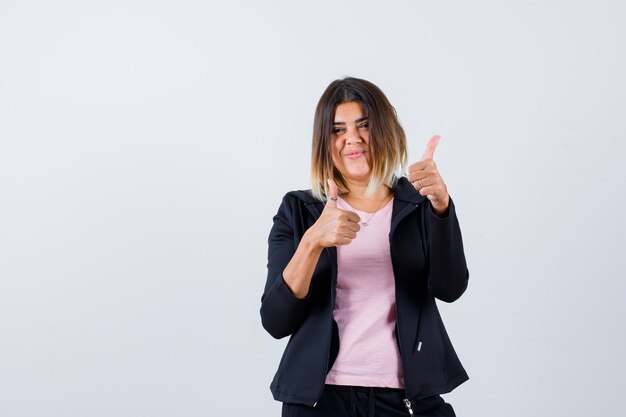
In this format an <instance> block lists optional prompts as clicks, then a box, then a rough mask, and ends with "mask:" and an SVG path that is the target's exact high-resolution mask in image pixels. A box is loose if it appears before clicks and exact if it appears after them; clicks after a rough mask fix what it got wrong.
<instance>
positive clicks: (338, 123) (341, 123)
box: [333, 116, 368, 126]
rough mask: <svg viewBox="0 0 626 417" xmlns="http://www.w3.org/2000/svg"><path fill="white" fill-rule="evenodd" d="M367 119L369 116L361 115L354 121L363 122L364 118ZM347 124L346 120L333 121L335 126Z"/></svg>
mask: <svg viewBox="0 0 626 417" xmlns="http://www.w3.org/2000/svg"><path fill="white" fill-rule="evenodd" d="M367 119H368V117H367V116H363V117H359V118H358V119H356V120H355V121H354V123H359V122H362V121H363V120H367ZM345 124H346V122H333V126H335V125H345Z"/></svg>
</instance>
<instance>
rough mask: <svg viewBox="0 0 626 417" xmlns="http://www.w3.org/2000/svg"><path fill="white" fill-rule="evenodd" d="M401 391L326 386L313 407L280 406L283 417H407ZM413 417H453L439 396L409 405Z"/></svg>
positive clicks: (448, 406) (299, 405)
mask: <svg viewBox="0 0 626 417" xmlns="http://www.w3.org/2000/svg"><path fill="white" fill-rule="evenodd" d="M403 399H404V390H401V389H394V388H375V387H349V386H343V385H326V386H325V387H324V392H322V396H321V398H320V400H319V401H318V403H317V405H316V406H315V407H309V406H307V405H302V404H289V403H283V413H282V417H304V416H307V417H308V416H311V417H312V416H320V417H322V416H323V417H408V416H410V414H409V410H408V409H407V407H406V405H404V401H403ZM411 409H412V410H413V417H455V416H456V414H454V410H453V409H452V406H451V405H450V404H448V403H446V402H445V401H444V400H443V398H441V397H440V396H439V395H434V396H432V397H428V398H424V399H423V400H420V401H418V402H417V403H413V404H411Z"/></svg>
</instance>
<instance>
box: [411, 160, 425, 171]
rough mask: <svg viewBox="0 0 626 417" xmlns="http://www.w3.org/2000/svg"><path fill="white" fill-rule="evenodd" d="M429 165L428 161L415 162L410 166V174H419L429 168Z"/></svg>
mask: <svg viewBox="0 0 626 417" xmlns="http://www.w3.org/2000/svg"><path fill="white" fill-rule="evenodd" d="M427 166H428V164H427V162H426V161H418V162H415V163H413V164H411V165H409V169H408V172H409V173H412V172H419V171H423V170H425V169H426V168H427Z"/></svg>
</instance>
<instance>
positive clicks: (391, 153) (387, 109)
mask: <svg viewBox="0 0 626 417" xmlns="http://www.w3.org/2000/svg"><path fill="white" fill-rule="evenodd" d="M352 101H355V102H358V103H360V104H361V106H362V108H363V112H364V113H365V115H366V116H367V117H368V123H369V153H370V164H371V166H370V172H371V174H370V179H369V183H368V186H367V189H366V195H367V194H369V193H371V192H372V191H374V190H376V189H377V188H378V186H379V185H381V184H385V185H387V186H388V187H393V185H394V181H396V180H397V178H398V177H399V176H401V175H402V173H403V172H404V171H405V170H406V165H407V145H406V135H405V133H404V129H403V128H402V126H401V125H400V122H399V121H398V116H397V114H396V109H395V108H394V107H393V106H392V105H391V103H389V100H388V99H387V97H386V96H385V94H384V93H383V92H382V91H381V89H380V88H378V87H377V86H376V85H374V84H373V83H371V82H369V81H366V80H362V79H359V78H353V77H346V78H343V79H339V80H335V81H333V82H332V83H330V85H329V86H328V87H327V88H326V90H325V91H324V93H323V94H322V97H321V98H320V100H319V102H318V103H317V107H316V109H315V116H314V121H313V144H312V145H313V146H312V152H311V190H312V193H313V195H314V196H315V197H316V198H318V199H319V200H321V201H325V200H326V196H327V195H328V185H327V182H326V179H327V178H332V179H333V180H334V181H335V183H336V184H337V188H338V191H339V193H341V194H345V193H347V192H348V188H347V186H346V183H345V181H344V179H343V177H342V175H341V173H340V172H339V170H337V168H336V167H335V166H334V164H333V159H332V146H333V145H332V130H333V121H334V120H333V118H334V117H335V110H336V109H337V106H338V105H339V104H342V103H348V102H352Z"/></svg>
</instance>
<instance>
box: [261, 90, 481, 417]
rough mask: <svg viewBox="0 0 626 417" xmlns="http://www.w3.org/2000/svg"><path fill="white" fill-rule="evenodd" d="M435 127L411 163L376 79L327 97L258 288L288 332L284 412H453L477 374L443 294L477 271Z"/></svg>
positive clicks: (457, 292) (281, 330)
mask: <svg viewBox="0 0 626 417" xmlns="http://www.w3.org/2000/svg"><path fill="white" fill-rule="evenodd" d="M438 140H439V136H434V137H433V138H432V139H431V140H430V142H429V143H428V146H427V148H426V151H425V152H424V155H423V157H422V159H421V160H420V161H418V162H415V163H414V164H412V165H410V166H409V167H408V171H405V169H406V164H407V147H406V137H405V134H404V130H403V129H402V127H401V126H400V123H399V121H398V119H397V116H396V112H395V109H394V108H393V106H392V105H391V104H390V103H389V101H388V100H387V98H386V97H385V95H384V94H383V92H382V91H381V90H380V89H379V88H378V87H377V86H375V85H374V84H372V83H371V82H369V81H366V80H362V79H357V78H344V79H341V80H336V81H333V82H332V83H331V84H330V85H329V86H328V88H327V89H326V91H325V92H324V94H323V95H322V97H321V98H320V100H319V103H318V105H317V108H316V111H315V121H314V129H313V154H312V167H311V173H312V189H311V190H306V191H292V192H289V193H287V194H286V195H285V197H284V198H283V201H282V204H281V205H280V207H279V209H278V212H277V214H276V215H275V216H274V225H273V227H272V230H271V232H270V236H269V239H268V243H269V251H268V264H267V267H268V276H267V282H266V285H265V291H264V293H263V296H262V298H261V319H262V323H263V326H264V328H265V329H266V330H267V331H268V332H269V333H270V334H271V335H272V336H273V337H275V338H277V339H278V338H282V337H285V336H290V339H289V343H288V344H287V347H286V348H285V352H284V354H283V357H282V359H281V361H280V365H279V367H278V371H277V372H276V375H275V376H274V380H273V381H272V384H271V390H272V393H273V395H274V398H275V399H276V400H278V401H282V402H283V411H282V414H283V416H305V415H306V416H324V417H333V416H361V415H362V416H374V415H375V416H381V417H384V416H408V415H413V416H454V415H455V414H454V411H453V409H452V407H451V406H450V405H449V404H447V403H446V402H445V401H444V400H443V399H442V398H441V397H440V394H442V393H447V392H450V391H451V390H453V389H454V388H455V387H457V386H458V385H459V384H461V383H462V382H464V381H466V380H467V379H468V376H467V373H466V372H465V370H464V369H463V367H462V365H461V363H460V362H459V359H458V358H457V355H456V353H455V352H454V349H453V347H452V344H451V343H450V339H449V338H448V335H447V333H446V330H445V328H444V326H443V323H442V321H441V317H440V315H439V312H438V310H437V306H436V303H435V298H438V299H439V300H442V301H445V302H452V301H454V300H456V299H457V298H459V297H460V296H461V295H462V294H463V292H464V291H465V289H466V287H467V282H468V276H469V273H468V270H467V266H466V262H465V255H464V252H463V243H462V239H461V231H460V228H459V224H458V221H457V217H456V213H455V207H454V204H453V202H452V200H451V198H450V196H449V195H448V192H447V188H446V185H445V183H444V182H443V179H442V178H441V175H440V174H439V171H438V170H437V166H436V165H435V162H434V161H433V154H434V151H435V147H436V145H437V142H438ZM403 174H406V176H405V175H403Z"/></svg>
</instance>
